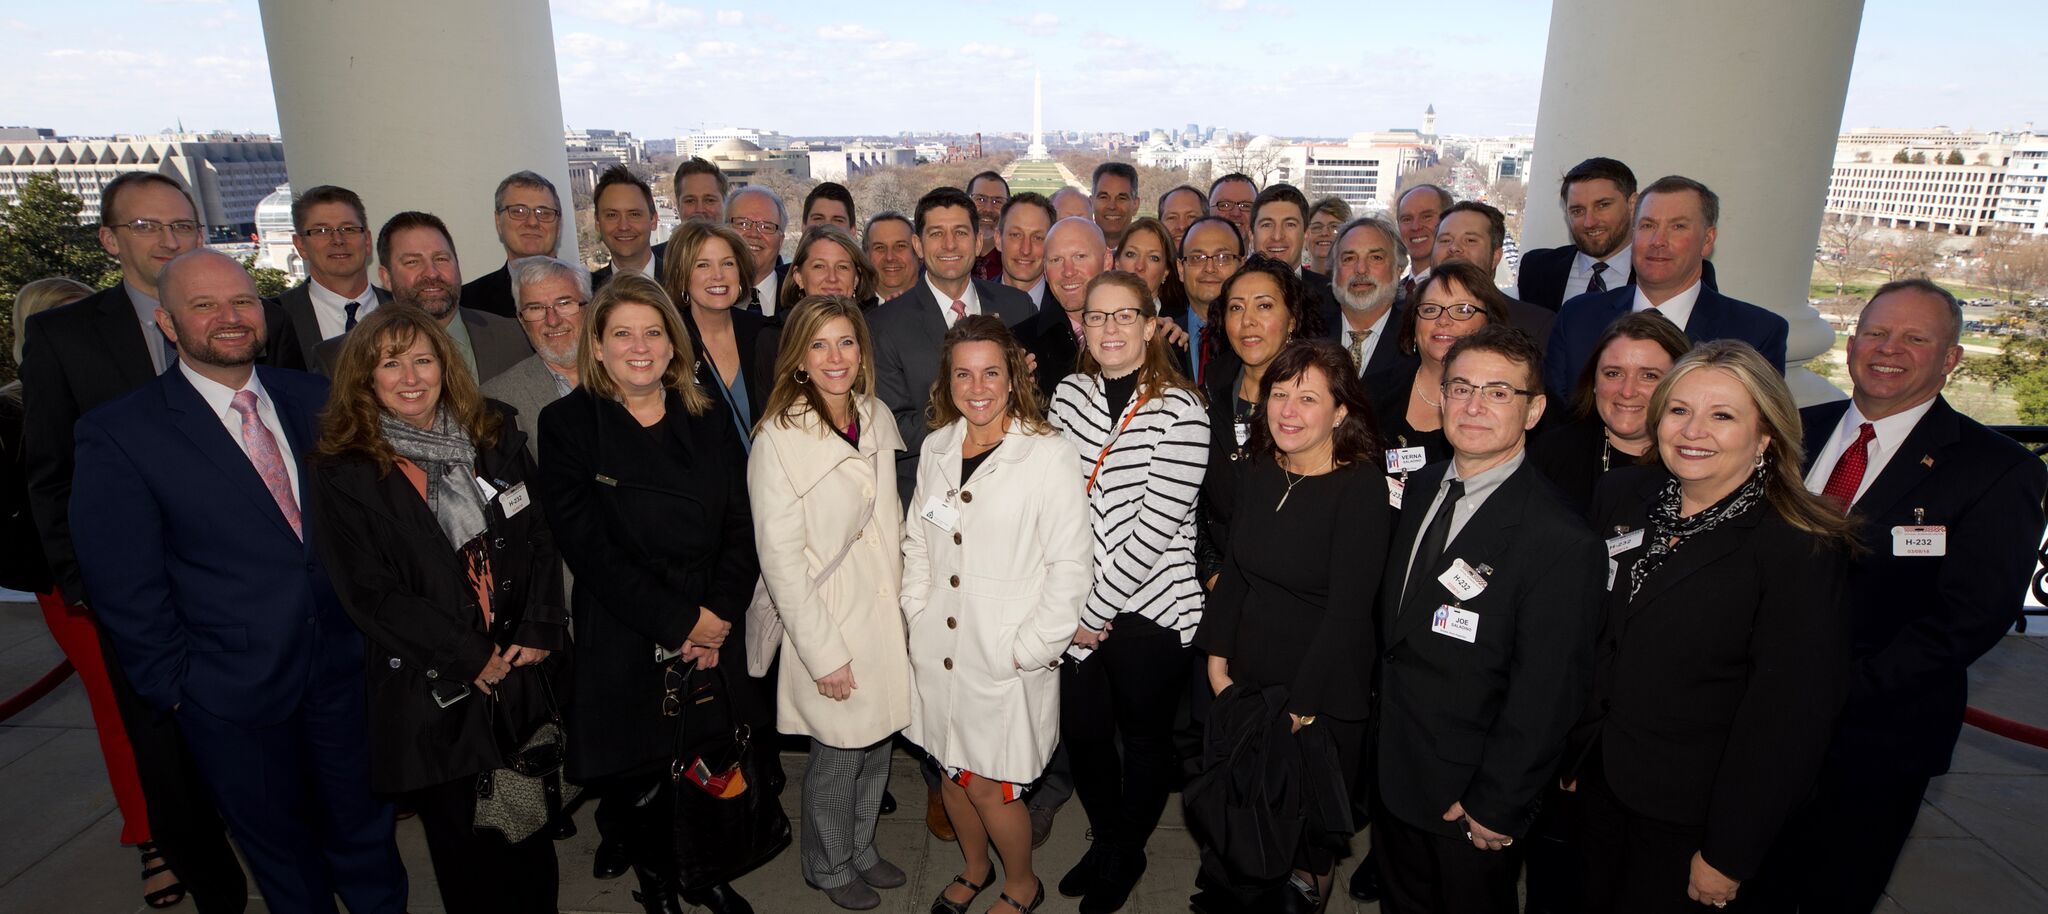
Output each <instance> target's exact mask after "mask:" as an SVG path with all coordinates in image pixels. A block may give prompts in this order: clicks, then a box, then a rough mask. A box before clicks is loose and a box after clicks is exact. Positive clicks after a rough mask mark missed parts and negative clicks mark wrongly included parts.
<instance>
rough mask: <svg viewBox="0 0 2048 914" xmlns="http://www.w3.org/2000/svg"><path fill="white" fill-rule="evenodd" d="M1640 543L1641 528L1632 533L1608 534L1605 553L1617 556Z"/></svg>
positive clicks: (1641, 537) (1641, 536)
mask: <svg viewBox="0 0 2048 914" xmlns="http://www.w3.org/2000/svg"><path fill="white" fill-rule="evenodd" d="M1642 544H1643V531H1641V530H1637V531H1635V532H1634V533H1624V534H1622V535H1620V536H1610V537H1608V538H1607V555H1608V556H1609V557H1613V556H1617V555H1620V554H1622V553H1624V552H1627V551H1629V550H1630V549H1634V548H1635V547H1637V546H1640V545H1642ZM1607 589H1608V590H1613V589H1614V588H1613V587H1609V588H1607Z"/></svg>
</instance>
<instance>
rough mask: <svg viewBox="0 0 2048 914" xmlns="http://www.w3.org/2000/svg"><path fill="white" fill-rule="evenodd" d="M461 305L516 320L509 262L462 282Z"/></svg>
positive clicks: (517, 308)
mask: <svg viewBox="0 0 2048 914" xmlns="http://www.w3.org/2000/svg"><path fill="white" fill-rule="evenodd" d="M462 307H464V308H474V309H476V310H478V311H483V312H486V313H489V314H495V315H497V316H499V317H509V318H512V319H513V320H518V319H519V303H518V302H515V301H513V300H512V264H511V262H509V261H508V262H506V263H502V264H499V265H498V268H497V269H495V270H492V271H490V272H489V273H485V274H484V275H482V276H479V277H477V278H475V279H472V280H470V281H468V282H466V283H463V284H462Z"/></svg>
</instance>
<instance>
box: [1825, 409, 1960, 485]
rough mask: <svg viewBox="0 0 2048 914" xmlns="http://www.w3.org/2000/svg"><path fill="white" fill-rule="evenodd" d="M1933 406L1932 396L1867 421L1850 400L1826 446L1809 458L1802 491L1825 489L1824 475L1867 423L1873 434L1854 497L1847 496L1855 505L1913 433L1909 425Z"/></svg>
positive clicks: (1830, 469) (1829, 472) (1832, 469)
mask: <svg viewBox="0 0 2048 914" xmlns="http://www.w3.org/2000/svg"><path fill="white" fill-rule="evenodd" d="M1933 408H1934V398H1933V397H1928V398H1927V400H1926V401H1925V402H1923V403H1921V404H1920V405H1918V406H1915V407H1912V408H1910V409H1905V410H1901V411H1899V412H1896V413H1893V414H1891V415H1889V416H1886V417H1884V418H1882V419H1877V420H1871V419H1865V418H1863V411H1862V410H1859V409H1857V408H1856V403H1855V401H1853V400H1852V401H1850V402H1849V411H1848V412H1845V413H1843V414H1842V421H1841V422H1839V423H1837V424H1836V425H1835V433H1834V434H1832V435H1829V436H1828V443H1827V446H1826V447H1824V448H1821V450H1820V456H1818V457H1815V458H1814V459H1813V470H1812V471H1810V472H1808V473H1807V474H1806V490H1807V491H1808V492H1812V493H1813V494H1815V495H1819V494H1820V493H1821V490H1822V489H1825V488H1827V486H1828V477H1829V476H1830V475H1832V474H1833V473H1834V472H1835V464H1837V463H1840V462H1842V453H1843V452H1844V451H1847V450H1848V449H1849V446H1850V445H1852V444H1855V443H1856V433H1857V430H1858V429H1860V428H1862V427H1863V423H1865V422H1869V423H1870V425H1871V430H1872V431H1873V432H1875V433H1876V435H1875V437H1873V438H1871V439H1870V443H1869V444H1867V445H1865V446H1864V448H1865V450H1864V455H1865V458H1866V459H1865V462H1864V464H1863V481H1862V482H1860V483H1857V485H1856V496H1855V498H1851V499H1849V503H1850V504H1852V505H1853V504H1855V503H1856V499H1858V498H1862V497H1863V493H1864V492H1866V491H1868V490H1869V489H1870V483H1871V482H1872V481H1873V480H1875V479H1877V474H1879V473H1882V472H1884V468H1885V465H1886V464H1888V463H1891V460H1892V456H1893V455H1895V454H1897V453H1898V452H1899V448H1901V447H1903V446H1904V445H1905V443H1906V436H1907V435H1911V434H1913V427H1914V426H1916V425H1919V424H1920V417H1922V416H1925V415H1927V411H1928V410H1930V409H1933Z"/></svg>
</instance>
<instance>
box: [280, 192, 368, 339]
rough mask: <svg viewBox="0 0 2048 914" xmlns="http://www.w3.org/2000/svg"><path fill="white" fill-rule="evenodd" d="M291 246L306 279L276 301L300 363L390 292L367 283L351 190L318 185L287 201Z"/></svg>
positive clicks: (363, 222) (359, 203)
mask: <svg viewBox="0 0 2048 914" xmlns="http://www.w3.org/2000/svg"><path fill="white" fill-rule="evenodd" d="M292 247H293V248H294V249H296V250H297V251H298V252H299V259H300V260H302V261H304V262H305V264H306V281H305V282H302V283H300V284H298V285H297V286H294V287H293V288H291V289H290V290H288V291H286V292H285V293H284V294H283V295H280V296H278V299H277V301H278V305H279V306H280V307H282V308H284V313H285V316H287V317H289V318H290V319H291V326H292V330H293V334H292V335H293V336H295V337H296V338H297V341H298V345H299V359H300V360H301V364H302V365H312V364H316V363H317V359H316V358H315V357H314V355H313V350H314V348H315V347H317V346H319V345H320V342H321V341H322V340H331V339H333V338H335V337H337V336H340V335H342V334H344V333H347V332H348V331H350V330H353V329H355V326H356V322H357V321H359V320H362V319H363V318H366V317H369V316H370V312H372V311H375V310H377V306H378V305H381V304H383V303H385V302H387V301H390V300H391V293H389V292H386V291H384V290H383V289H379V288H377V287H376V286H373V285H371V284H370V219H369V217H368V216H367V215H365V214H364V212H363V198H362V197H359V196H357V195H356V192H355V191H352V190H349V189H348V188H346V187H336V186H334V185H331V184H323V185H320V186H319V187H315V188H312V189H310V190H307V191H306V192H305V193H303V194H300V195H299V198H298V199H296V200H293V201H292ZM278 326H279V327H280V328H281V326H282V325H278ZM272 345H273V346H275V345H276V343H275V341H273V342H272ZM294 367H297V366H294Z"/></svg>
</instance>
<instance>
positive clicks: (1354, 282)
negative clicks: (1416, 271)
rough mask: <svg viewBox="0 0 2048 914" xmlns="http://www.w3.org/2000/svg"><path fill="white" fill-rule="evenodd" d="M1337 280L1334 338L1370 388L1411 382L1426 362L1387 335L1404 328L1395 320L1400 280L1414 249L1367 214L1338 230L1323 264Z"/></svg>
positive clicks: (1333, 286)
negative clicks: (1409, 379) (1403, 243)
mask: <svg viewBox="0 0 2048 914" xmlns="http://www.w3.org/2000/svg"><path fill="white" fill-rule="evenodd" d="M1323 266H1324V268H1325V270H1326V272H1327V273H1328V274H1329V276H1330V278H1331V282H1330V294H1331V297H1332V298H1333V299H1335V300H1336V302H1337V305H1338V308H1337V314H1336V315H1327V314H1326V315H1324V317H1325V318H1326V319H1325V320H1324V324H1325V325H1326V326H1328V327H1330V328H1331V338H1332V339H1334V340H1336V341H1337V345H1339V346H1342V347H1344V348H1345V350H1346V351H1348V352H1350V353H1351V360H1352V362H1353V364H1355V365H1356V366H1357V367H1358V374H1359V376H1360V377H1361V378H1363V379H1364V380H1365V384H1366V388H1367V389H1369V390H1374V389H1378V388H1379V386H1380V385H1381V384H1392V383H1405V382H1406V380H1407V378H1408V376H1410V375H1412V374H1414V372H1415V367H1416V366H1417V365H1418V364H1420V363H1419V362H1418V361H1417V359H1416V357H1415V356H1412V355H1407V354H1405V353H1403V352H1402V351H1401V347H1400V346H1398V345H1395V344H1394V342H1393V341H1392V340H1388V339H1387V336H1388V335H1390V334H1392V333H1393V332H1394V328H1396V327H1398V326H1400V321H1398V320H1394V317H1395V316H1396V315H1395V313H1394V312H1395V308H1396V307H1397V306H1399V307H1406V306H1407V304H1408V303H1406V302H1402V301H1399V300H1398V299H1399V298H1400V292H1401V286H1400V285H1399V284H1398V283H1396V282H1395V277H1397V276H1400V275H1401V274H1402V273H1403V272H1405V271H1406V270H1407V269H1408V251H1407V249H1406V248H1405V247H1404V246H1403V245H1402V244H1401V238H1400V235H1398V234H1396V232H1395V230H1394V226H1393V225H1392V224H1391V223H1389V222H1387V221H1386V220H1385V219H1382V218H1379V217H1376V216H1361V217H1359V218H1357V219H1353V220H1351V221H1350V222H1347V223H1345V224H1344V226H1343V227H1342V228H1340V229H1338V230H1337V240H1336V242H1334V243H1333V244H1331V245H1330V261H1329V263H1327V264H1324V265H1323Z"/></svg>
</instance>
